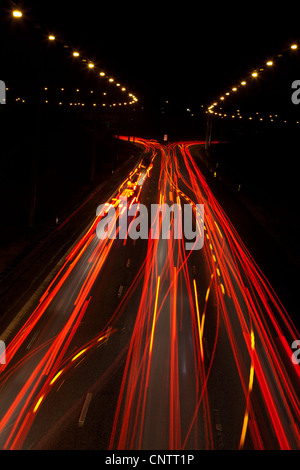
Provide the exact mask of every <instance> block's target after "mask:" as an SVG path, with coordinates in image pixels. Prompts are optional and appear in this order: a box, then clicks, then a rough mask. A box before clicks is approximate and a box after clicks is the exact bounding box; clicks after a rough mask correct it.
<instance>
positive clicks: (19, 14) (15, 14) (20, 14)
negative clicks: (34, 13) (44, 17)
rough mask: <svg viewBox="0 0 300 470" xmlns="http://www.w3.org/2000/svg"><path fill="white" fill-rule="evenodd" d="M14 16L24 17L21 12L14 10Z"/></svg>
mask: <svg viewBox="0 0 300 470" xmlns="http://www.w3.org/2000/svg"><path fill="white" fill-rule="evenodd" d="M12 15H13V17H14V18H21V17H22V16H23V13H22V12H21V11H20V10H14V11H13V12H12Z"/></svg>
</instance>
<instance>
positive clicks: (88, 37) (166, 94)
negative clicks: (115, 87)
mask: <svg viewBox="0 0 300 470" xmlns="http://www.w3.org/2000/svg"><path fill="white" fill-rule="evenodd" d="M287 5H288V4H287ZM21 7H22V8H23V9H24V10H25V12H26V13H27V15H28V16H29V17H31V18H32V17H36V19H37V20H38V21H41V22H42V23H43V24H45V26H46V27H49V31H52V30H54V31H55V32H56V33H60V34H62V35H63V37H64V38H65V39H66V41H69V43H71V44H74V46H75V47H78V48H83V49H84V50H85V51H86V53H87V54H90V55H91V58H93V59H94V60H95V61H96V62H98V63H99V64H101V66H103V67H104V68H106V69H109V70H110V71H111V72H112V73H116V74H117V75H118V77H119V79H120V80H124V81H125V82H126V83H127V84H128V85H129V86H130V87H131V88H132V89H133V90H134V91H135V93H136V94H137V96H139V97H143V98H144V99H146V100H150V101H151V100H152V99H153V98H154V99H155V98H159V99H161V100H165V99H167V100H172V101H176V102H178V103H182V104H183V105H184V106H190V107H192V108H193V107H194V108H195V107H196V108H197V107H199V106H200V105H201V104H202V103H204V104H207V103H209V102H210V100H211V99H214V97H215V96H216V95H218V94H219V93H221V92H222V91H223V90H224V87H227V86H228V85H231V83H232V80H234V79H235V77H240V76H241V74H243V73H244V72H247V73H248V72H249V71H250V70H251V69H252V67H255V66H256V64H257V63H258V62H260V61H261V60H264V58H268V56H269V55H271V54H273V53H276V52H277V51H280V49H281V48H282V47H284V46H286V45H289V44H290V43H291V42H293V41H296V40H297V39H300V38H299V37H300V33H299V22H298V18H299V14H298V12H297V10H296V8H297V7H295V6H294V4H293V5H292V6H284V4H283V2H277V3H276V4H274V3H273V2H272V3H266V2H256V3H255V2H239V3H236V4H235V3H232V2H224V3H219V2H207V1H206V2H201V1H198V2H190V1H177V2H166V1H159V2H158V1H151V2H137V1H134V2H130V1H126V2H112V1H110V2H108V1H106V2H104V1H95V0H90V1H88V2H83V1H81V2H74V1H70V0H60V1H57V0H43V1H36V0H33V1H30V0H28V1H26V0H23V1H22V3H21ZM298 9H299V7H298ZM296 78H297V77H295V79H296ZM298 78H299V77H298Z"/></svg>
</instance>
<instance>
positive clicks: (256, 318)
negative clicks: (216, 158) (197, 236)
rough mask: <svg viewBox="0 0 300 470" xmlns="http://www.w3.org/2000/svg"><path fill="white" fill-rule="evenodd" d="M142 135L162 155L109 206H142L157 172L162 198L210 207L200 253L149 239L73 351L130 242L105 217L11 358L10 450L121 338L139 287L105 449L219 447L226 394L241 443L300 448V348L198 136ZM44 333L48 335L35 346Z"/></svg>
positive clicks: (6, 423)
mask: <svg viewBox="0 0 300 470" xmlns="http://www.w3.org/2000/svg"><path fill="white" fill-rule="evenodd" d="M124 139H125V138H124ZM126 139H127V138H126ZM135 143H136V144H138V145H139V146H141V147H142V148H143V149H144V151H145V153H146V154H148V155H150V156H151V164H150V165H148V166H147V168H146V170H145V172H144V173H143V172H142V169H143V168H142V166H141V164H140V165H137V166H136V168H135V170H133V171H132V172H131V173H130V174H129V176H128V178H126V180H125V181H124V182H123V183H122V185H121V186H120V187H119V188H118V190H117V191H116V192H115V194H114V196H113V197H112V198H111V199H110V200H109V201H107V203H106V209H107V210H108V208H109V207H110V206H113V207H115V208H118V207H119V204H120V200H121V198H122V196H125V195H126V197H128V198H131V199H130V202H131V204H133V201H134V202H135V203H138V202H139V201H140V199H141V198H142V196H143V189H144V186H143V185H144V182H145V181H148V180H149V184H152V183H151V181H152V178H154V176H153V175H152V173H153V171H154V169H157V170H158V177H157V181H158V184H157V185H156V183H155V185H154V183H153V185H154V190H155V191H154V193H155V194H154V195H153V193H152V196H151V199H152V201H151V202H152V203H156V204H158V203H159V204H163V203H167V204H173V203H174V202H177V203H178V204H181V205H182V204H192V206H193V207H194V210H196V204H204V207H205V211H204V233H202V235H203V237H204V246H203V249H202V250H199V251H198V250H195V251H193V250H191V251H186V249H185V244H184V239H176V238H175V237H172V236H171V237H170V238H168V239H163V238H149V239H148V240H147V241H144V242H145V243H147V254H146V256H145V259H144V260H143V262H142V264H141V267H140V269H139V271H138V272H137V274H136V276H135V278H134V281H133V283H132V284H131V286H130V287H129V289H128V290H127V292H126V295H125V296H124V297H123V299H122V300H121V301H120V304H119V306H118V307H117V309H115V310H114V311H112V314H111V318H110V320H109V321H108V323H107V324H106V325H105V327H104V328H103V329H102V330H101V331H98V332H93V334H92V335H91V338H90V340H89V341H88V342H86V343H85V344H83V345H81V346H80V347H79V346H77V347H76V348H75V349H74V348H73V349H72V351H71V352H70V345H71V344H72V341H73V339H74V337H76V333H77V330H78V327H79V325H80V322H81V321H82V319H83V318H84V316H85V315H86V312H87V311H88V310H89V308H90V306H91V305H92V304H93V287H94V286H95V285H96V284H97V283H100V282H101V283H105V282H109V281H108V280H107V279H104V278H102V277H101V273H102V269H103V266H104V265H105V263H107V260H109V259H110V258H111V257H112V255H113V253H115V252H117V251H118V250H119V249H120V245H117V242H116V240H114V239H109V238H106V239H104V240H99V239H98V238H97V236H96V227H97V223H98V221H99V220H100V217H102V216H103V212H102V213H100V214H99V215H97V217H96V218H95V220H94V221H93V222H92V223H91V225H90V227H89V228H88V229H87V231H86V232H85V234H84V235H83V236H82V237H81V238H80V240H78V242H77V244H76V245H75V246H74V247H73V248H72V250H71V251H70V252H69V253H68V255H67V256H66V258H65V262H64V264H63V266H62V267H61V269H60V270H59V272H58V274H57V275H56V276H55V278H54V279H53V281H52V282H51V283H50V285H49V287H48V289H47V291H46V292H45V293H44V295H43V296H42V297H41V299H40V303H39V305H38V306H37V308H36V309H35V310H34V311H33V313H32V314H31V316H30V317H29V319H28V320H27V321H26V322H25V323H24V325H23V326H22V327H21V328H20V330H19V331H18V333H17V334H16V335H15V336H14V338H13V339H12V340H11V341H10V343H9V344H8V347H7V351H6V358H7V360H6V364H5V365H1V366H0V373H1V374H0V396H1V397H2V400H1V402H2V405H1V406H0V446H1V448H3V449H21V448H23V445H24V442H25V440H26V438H27V436H28V435H30V431H31V428H32V425H33V423H34V422H35V421H36V420H38V419H39V411H40V410H42V409H43V408H44V407H46V406H47V397H48V395H50V394H51V393H54V392H53V388H54V387H55V386H56V385H57V384H58V383H59V381H60V380H62V379H63V378H64V379H65V380H67V379H68V377H69V376H72V372H73V371H74V370H75V367H76V364H78V362H79V361H82V362H83V363H84V361H87V360H88V357H92V355H93V354H94V351H95V350H96V349H97V348H98V347H102V345H103V344H104V343H105V341H106V340H108V338H113V337H114V335H116V334H117V331H118V326H117V320H118V319H119V318H120V317H121V316H122V315H125V313H124V312H125V305H126V304H127V303H130V299H132V298H134V296H135V295H137V292H138V289H137V287H138V286H140V291H139V292H140V298H139V303H138V308H137V311H136V319H135V324H134V328H133V332H132V335H130V338H129V340H128V346H127V348H126V356H125V358H126V360H125V366H124V371H123V376H122V382H121V385H120V389H119V392H118V399H117V404H116V409H115V412H114V417H113V418H112V430H111V435H110V441H109V443H108V444H107V446H108V448H109V449H150V448H151V449H153V448H160V449H162V448H164V449H215V448H218V433H220V432H221V428H222V426H221V424H220V423H219V422H216V420H217V418H216V408H217V407H216V405H215V403H216V402H218V400H220V398H219V397H220V396H223V395H222V394H223V393H225V395H226V396H227V397H228V396H229V397H231V400H232V401H231V403H228V409H227V411H226V413H227V414H230V413H232V422H233V421H234V424H232V431H230V432H232V434H234V436H235V437H234V442H235V447H236V448H237V449H242V448H244V447H245V446H249V447H251V448H255V449H273V448H274V449H299V448H300V430H299V422H300V401H299V379H300V372H299V367H298V366H297V365H294V364H293V363H292V361H291V349H290V345H291V344H292V342H293V341H294V340H296V339H298V338H299V334H298V332H297V330H296V328H295V326H294V325H293V322H292V321H291V319H290V318H289V316H288V314H287V312H286V310H285V308H284V306H283V305H282V303H281V302H280V300H279V298H278V297H277V295H276V293H275V292H274V290H273V288H272V286H271V285H270V283H269V282H268V280H267V279H266V277H265V276H264V274H263V273H262V271H261V270H260V269H259V267H258V266H257V264H256V263H255V261H254V259H253V258H252V256H251V254H250V253H249V251H248V250H247V248H246V246H245V245H244V243H243V241H242V240H241V238H240V236H239V235H238V233H237V231H236V230H235V228H234V227H233V225H232V223H231V222H230V220H229V219H228V217H227V216H226V214H225V212H224V210H223V209H222V207H221V206H220V204H219V203H218V201H217V200H216V198H215V197H214V195H213V193H212V192H211V190H210V188H209V186H208V184H207V182H206V180H205V178H204V176H203V175H202V173H201V172H200V170H199V168H198V166H197V164H196V162H195V160H194V158H193V157H192V155H191V149H192V147H193V145H196V144H198V142H179V143H174V144H169V145H168V146H162V145H160V144H159V143H157V142H155V141H150V140H145V139H135ZM137 181H138V182H139V184H137ZM118 217H119V215H118ZM157 217H158V216H157ZM173 222H174V218H173V219H172V220H171V223H170V231H171V233H174V231H175V229H176V227H174V223H173ZM156 227H158V228H157V229H158V230H159V231H160V229H161V220H160V222H159V224H156ZM127 243H128V238H126V239H125V240H124V242H123V241H122V247H124V246H125V245H127ZM39 325H41V326H39ZM34 331H36V332H37V333H36V334H37V339H38V341H37V344H36V345H35V347H34V349H32V350H29V351H28V350H26V352H24V343H25V341H26V339H28V338H29V335H30V334H31V333H32V332H34ZM16 382H17V383H18V386H16ZM226 390H227V391H226ZM88 391H89V390H87V392H88ZM225 395H224V396H225ZM89 397H91V395H89ZM235 402H236V410H235V409H234V408H233V406H234V405H235ZM233 418H234V419H233ZM229 421H230V420H228V421H226V419H225V422H226V425H227V426H228V424H227V423H228V422H229ZM226 425H225V426H224V427H226ZM216 431H218V432H216ZM41 439H42V437H41Z"/></svg>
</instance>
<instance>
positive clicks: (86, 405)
mask: <svg viewBox="0 0 300 470" xmlns="http://www.w3.org/2000/svg"><path fill="white" fill-rule="evenodd" d="M91 399H92V393H90V392H89V393H87V395H86V397H85V400H84V404H83V407H82V410H81V413H80V416H79V420H78V426H79V427H81V426H83V425H84V422H85V418H86V415H87V411H88V408H89V406H90V403H91Z"/></svg>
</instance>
